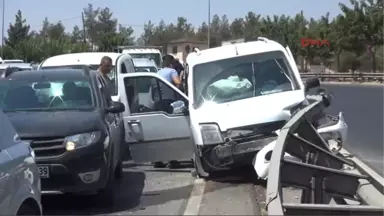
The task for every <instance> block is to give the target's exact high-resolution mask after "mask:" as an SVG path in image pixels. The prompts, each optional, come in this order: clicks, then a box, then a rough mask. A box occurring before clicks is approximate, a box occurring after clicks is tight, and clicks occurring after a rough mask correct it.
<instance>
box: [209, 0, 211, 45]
mask: <svg viewBox="0 0 384 216" xmlns="http://www.w3.org/2000/svg"><path fill="white" fill-rule="evenodd" d="M210 46H211V0H208V48H210Z"/></svg>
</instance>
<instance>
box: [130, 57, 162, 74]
mask: <svg viewBox="0 0 384 216" xmlns="http://www.w3.org/2000/svg"><path fill="white" fill-rule="evenodd" d="M132 61H133V65H134V66H135V71H136V72H157V71H158V68H157V66H156V63H155V61H154V60H152V59H148V58H134V59H132Z"/></svg>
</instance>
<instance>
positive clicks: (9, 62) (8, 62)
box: [1, 59, 24, 64]
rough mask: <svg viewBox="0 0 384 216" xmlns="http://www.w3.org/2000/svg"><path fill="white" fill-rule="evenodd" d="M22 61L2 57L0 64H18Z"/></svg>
mask: <svg viewBox="0 0 384 216" xmlns="http://www.w3.org/2000/svg"><path fill="white" fill-rule="evenodd" d="M19 63H24V61H23V60H21V59H4V60H2V61H1V64H19Z"/></svg>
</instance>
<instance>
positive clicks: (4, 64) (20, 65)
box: [0, 63, 32, 69]
mask: <svg viewBox="0 0 384 216" xmlns="http://www.w3.org/2000/svg"><path fill="white" fill-rule="evenodd" d="M7 67H18V68H32V66H31V65H30V64H28V63H3V64H0V69H5V68H7Z"/></svg>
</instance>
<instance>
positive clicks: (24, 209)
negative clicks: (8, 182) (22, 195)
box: [16, 204, 41, 215]
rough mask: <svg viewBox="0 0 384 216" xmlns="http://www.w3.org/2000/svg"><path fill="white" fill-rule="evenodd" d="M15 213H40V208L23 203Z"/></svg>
mask: <svg viewBox="0 0 384 216" xmlns="http://www.w3.org/2000/svg"><path fill="white" fill-rule="evenodd" d="M16 215H41V214H40V210H38V209H35V208H33V207H32V206H30V205H28V204H23V205H22V206H21V207H20V208H19V210H18V211H17V214H16Z"/></svg>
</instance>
